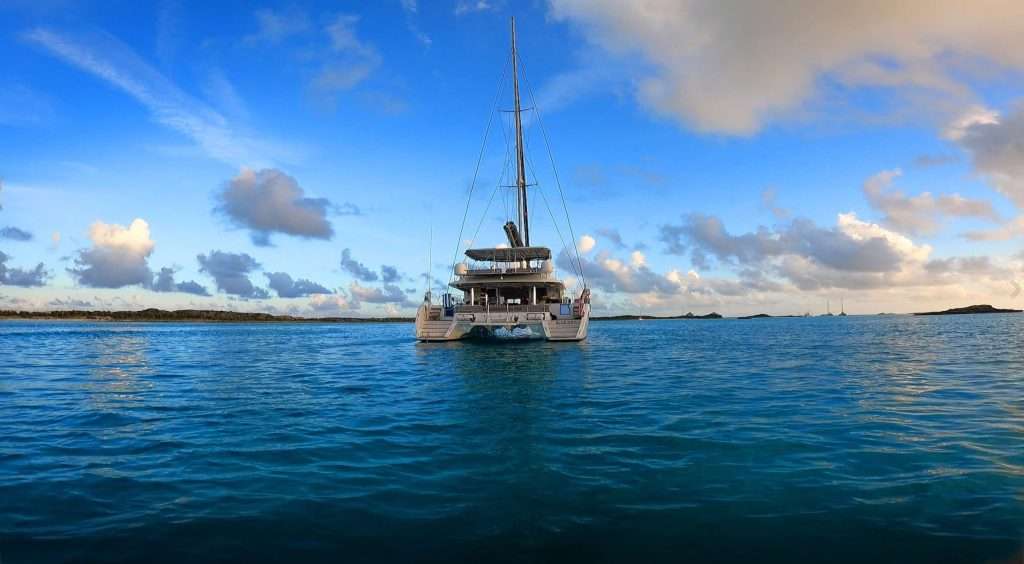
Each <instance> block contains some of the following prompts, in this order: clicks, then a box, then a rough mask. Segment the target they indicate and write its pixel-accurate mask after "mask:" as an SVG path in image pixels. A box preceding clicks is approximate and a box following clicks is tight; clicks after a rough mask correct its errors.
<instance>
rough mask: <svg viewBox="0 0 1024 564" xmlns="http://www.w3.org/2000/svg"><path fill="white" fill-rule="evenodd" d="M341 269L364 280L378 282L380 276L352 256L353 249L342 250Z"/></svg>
mask: <svg viewBox="0 0 1024 564" xmlns="http://www.w3.org/2000/svg"><path fill="white" fill-rule="evenodd" d="M341 269H342V270H344V271H345V272H347V273H349V274H351V275H352V276H354V277H355V278H356V280H360V281H363V282H376V281H377V278H378V277H377V273H376V272H374V271H373V270H371V269H369V268H367V267H366V266H365V265H364V264H363V263H361V262H359V261H357V260H356V259H354V258H352V250H351V249H344V250H342V251H341Z"/></svg>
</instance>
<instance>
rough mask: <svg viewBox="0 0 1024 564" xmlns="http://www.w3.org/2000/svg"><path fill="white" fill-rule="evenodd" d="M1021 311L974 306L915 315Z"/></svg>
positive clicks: (1017, 311) (1019, 311)
mask: <svg viewBox="0 0 1024 564" xmlns="http://www.w3.org/2000/svg"><path fill="white" fill-rule="evenodd" d="M1021 311H1022V310H1019V309H999V308H997V307H992V306H990V305H987V304H985V305H972V306H967V307H957V308H953V309H947V310H945V311H928V312H924V313H915V314H914V315H966V314H971V313H1021Z"/></svg>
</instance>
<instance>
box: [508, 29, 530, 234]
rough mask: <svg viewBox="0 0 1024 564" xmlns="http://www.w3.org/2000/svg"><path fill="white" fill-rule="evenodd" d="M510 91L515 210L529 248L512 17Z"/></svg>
mask: <svg viewBox="0 0 1024 564" xmlns="http://www.w3.org/2000/svg"><path fill="white" fill-rule="evenodd" d="M512 89H513V91H514V92H515V116H516V187H517V188H518V190H517V194H518V198H517V208H518V210H519V230H520V231H522V232H523V242H524V243H526V246H527V247H529V246H530V216H529V213H528V211H527V205H526V203H527V202H526V162H525V157H524V155H523V120H522V115H521V114H522V109H520V107H519V57H518V56H517V54H516V18H515V16H513V17H512Z"/></svg>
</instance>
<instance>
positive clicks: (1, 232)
mask: <svg viewBox="0 0 1024 564" xmlns="http://www.w3.org/2000/svg"><path fill="white" fill-rule="evenodd" d="M0 238H2V239H10V240H12V241H31V240H32V234H31V233H29V232H28V231H25V230H24V229H18V228H17V227H4V228H3V229H0Z"/></svg>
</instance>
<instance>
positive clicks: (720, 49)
mask: <svg viewBox="0 0 1024 564" xmlns="http://www.w3.org/2000/svg"><path fill="white" fill-rule="evenodd" d="M549 2H550V6H551V14H552V15H553V17H554V18H556V19H559V20H564V21H570V22H572V23H574V24H576V25H577V26H578V28H579V29H581V30H582V31H583V33H584V34H585V36H586V38H587V39H588V40H589V41H590V42H591V43H592V44H595V45H598V46H600V48H602V49H603V50H605V51H607V52H610V53H612V54H614V55H619V56H633V55H638V56H639V57H641V58H642V59H643V60H644V62H646V63H648V65H635V68H636V69H637V71H635V72H636V78H637V80H638V81H639V87H638V95H639V97H640V98H641V100H642V101H643V102H644V103H646V104H648V105H649V106H650V107H652V108H654V109H656V110H657V111H659V112H662V113H665V114H667V115H670V116H673V117H675V118H677V119H679V120H680V121H682V122H684V123H685V124H687V125H689V126H692V127H694V128H696V129H698V130H703V131H712V132H721V133H727V134H737V135H748V134H752V133H755V132H757V131H758V130H759V129H760V128H761V127H762V126H763V125H764V124H765V123H767V122H770V121H773V120H776V119H779V118H783V117H787V116H792V115H795V114H796V113H797V112H799V111H800V110H801V109H803V108H805V107H806V106H807V105H809V104H811V103H816V102H821V101H822V100H824V99H825V98H833V99H835V98H840V99H841V98H842V96H843V94H844V93H846V92H850V91H852V90H856V89H859V88H886V89H889V90H891V91H895V92H896V93H897V94H905V95H906V99H905V102H906V104H905V107H904V108H903V110H904V111H922V110H923V108H921V106H923V105H925V104H924V103H923V102H921V100H924V101H925V102H929V103H932V104H943V105H948V104H949V102H951V101H957V102H964V101H969V100H971V98H972V96H973V94H972V92H971V89H970V87H969V86H968V85H967V84H966V82H964V81H963V80H961V79H960V76H958V74H959V73H957V72H956V70H957V69H956V68H955V67H956V64H957V62H958V61H959V60H962V59H964V58H979V59H984V60H987V61H988V62H989V64H990V66H991V67H993V68H999V66H1000V65H1002V66H1005V67H1012V68H1015V69H1024V35H1022V34H1021V33H1020V22H1021V21H1024V4H1022V3H1021V2H1019V1H1018V0H979V1H977V2H973V3H970V4H965V3H963V2H961V1H959V0H908V1H902V2H891V1H888V0H861V1H855V2H820V1H818V0H793V1H789V2H748V1H745V0H637V1H635V2H621V1H619V0H549ZM829 87H832V90H831V91H829V92H828V95H829V96H824V95H823V93H824V92H823V91H824V90H825V89H826V88H829ZM914 96H916V98H914ZM943 109H944V108H943Z"/></svg>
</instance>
